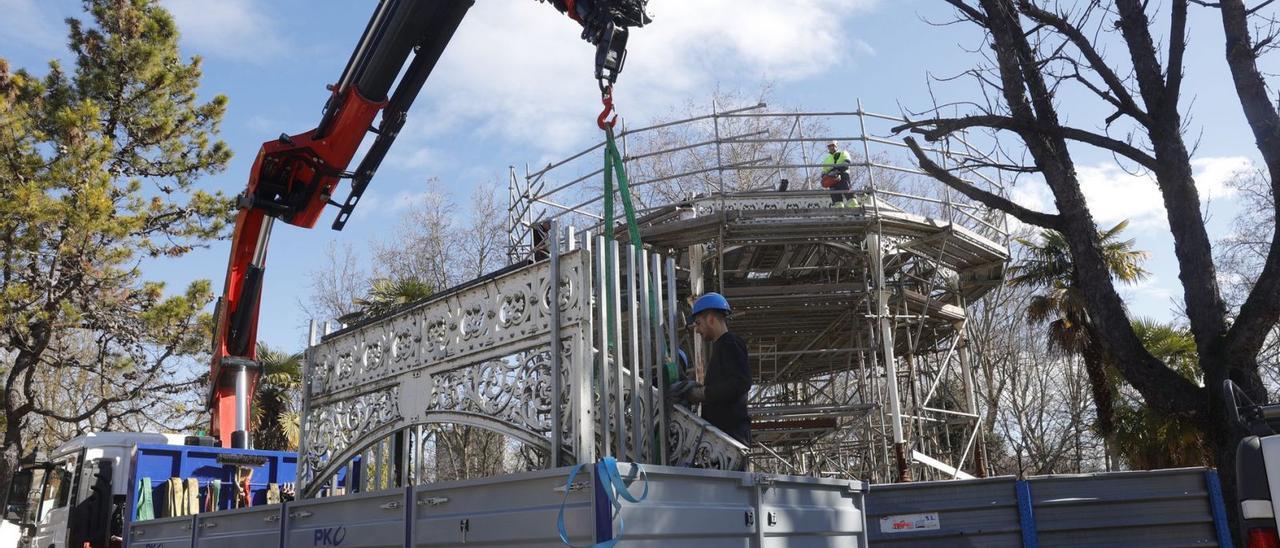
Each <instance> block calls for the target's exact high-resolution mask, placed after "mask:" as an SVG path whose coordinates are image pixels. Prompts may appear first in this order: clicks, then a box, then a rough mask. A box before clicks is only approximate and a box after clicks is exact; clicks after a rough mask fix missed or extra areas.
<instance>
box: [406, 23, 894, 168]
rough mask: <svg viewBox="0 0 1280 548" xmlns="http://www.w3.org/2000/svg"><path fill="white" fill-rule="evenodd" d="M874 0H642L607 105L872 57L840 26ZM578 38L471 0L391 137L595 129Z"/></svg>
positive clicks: (807, 72)
mask: <svg viewBox="0 0 1280 548" xmlns="http://www.w3.org/2000/svg"><path fill="white" fill-rule="evenodd" d="M876 2H877V0H771V1H770V2H767V3H765V2H760V3H752V6H751V9H743V8H742V6H741V4H740V3H739V2H737V1H735V0H698V1H664V2H654V3H652V4H651V5H650V10H651V12H652V14H653V17H654V22H653V24H652V25H650V26H648V27H645V28H641V29H635V30H634V31H633V33H632V35H631V39H630V43H629V50H630V51H629V53H628V58H627V65H626V67H625V68H624V71H623V74H622V75H621V78H620V79H619V84H618V89H617V93H616V96H617V101H618V108H619V111H620V113H621V114H623V115H624V116H627V117H629V118H630V119H633V120H634V119H648V118H651V117H653V116H654V115H656V114H660V113H664V112H666V110H667V109H668V108H670V105H672V104H677V103H681V102H682V100H684V99H688V98H690V97H694V98H697V99H700V100H701V99H706V98H709V97H710V96H711V93H712V90H713V89H714V88H715V86H716V84H717V83H718V82H719V81H720V80H721V79H724V80H730V79H732V80H738V79H743V80H748V81H756V80H758V79H760V78H763V77H768V78H773V79H778V80H784V81H785V80H792V79H797V78H803V77H807V76H814V75H816V74H819V73H820V72H822V71H825V70H838V69H840V68H842V67H841V62H842V61H846V60H848V59H849V58H850V56H851V55H852V56H856V55H871V54H872V53H871V52H872V51H873V50H871V48H870V45H869V44H865V43H864V42H861V41H860V40H858V39H857V38H856V37H854V36H851V35H850V34H849V33H850V31H849V27H848V25H847V24H848V19H849V17H850V16H852V15H855V14H857V13H858V12H859V11H860V10H865V9H869V8H870V7H872V6H873V5H874V4H875V3H876ZM836 14H838V15H836ZM579 33H580V30H579V28H578V26H577V23H574V22H573V21H571V20H569V19H568V18H566V17H563V16H561V15H559V14H557V13H555V12H554V10H551V9H548V7H547V6H546V5H544V4H540V3H536V2H510V1H505V2H495V1H489V2H477V3H476V5H475V7H473V8H472V9H471V13H470V14H469V15H468V17H467V19H466V20H465V21H464V23H463V25H462V27H461V28H460V29H459V30H458V32H457V34H456V35H455V36H454V40H453V42H452V43H451V44H450V45H449V48H448V50H447V51H446V52H445V54H444V57H443V58H442V59H441V62H440V64H439V66H437V68H436V70H435V73H434V74H433V76H432V79H431V81H430V82H429V83H428V84H427V86H426V88H425V90H424V92H423V98H422V99H420V103H421V106H428V105H429V111H428V112H424V113H422V114H418V115H415V116H413V117H412V118H411V122H410V127H409V128H406V131H405V132H404V134H402V136H404V137H409V138H410V139H415V140H417V141H422V140H424V139H427V138H430V137H437V138H439V137H440V136H442V135H446V134H450V133H456V132H458V131H465V132H478V134H479V135H481V136H485V137H489V136H492V137H497V138H503V139H508V140H511V141H514V142H519V143H521V144H527V145H531V146H532V147H533V148H534V149H535V151H537V150H541V151H543V152H546V151H557V152H563V151H564V149H565V147H566V146H567V145H569V144H576V143H580V142H581V141H583V140H584V139H585V138H587V137H588V136H590V135H592V134H593V133H594V132H595V131H596V129H595V124H594V123H593V122H592V120H593V119H594V118H595V115H596V114H597V113H599V111H600V108H601V106H600V100H599V91H598V90H597V89H596V83H595V82H594V81H593V79H592V76H593V72H594V55H595V52H594V48H593V47H592V46H590V45H589V44H587V43H585V42H583V41H582V40H580V39H579V38H578V35H579ZM498 37H500V38H498ZM423 110H424V111H427V110H428V109H423ZM405 144H407V143H405ZM405 148H413V147H405ZM396 154H403V153H401V152H398V151H395V150H393V151H392V155H393V156H395V155H396ZM401 161H404V162H410V160H403V159H402V160H401Z"/></svg>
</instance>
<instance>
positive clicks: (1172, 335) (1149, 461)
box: [1112, 319, 1213, 470]
mask: <svg viewBox="0 0 1280 548" xmlns="http://www.w3.org/2000/svg"><path fill="white" fill-rule="evenodd" d="M1132 325H1133V331H1134V333H1135V334H1137V335H1138V338H1139V339H1141V340H1142V345H1143V346H1144V347H1146V349H1147V351H1148V352H1151V355H1153V356H1155V357H1156V358H1157V359H1159V360H1160V361H1162V362H1164V363H1166V364H1168V365H1169V367H1171V368H1173V369H1174V370H1176V371H1177V372H1178V373H1180V374H1182V376H1184V377H1186V378H1187V379H1189V380H1191V381H1194V382H1197V383H1200V381H1201V379H1200V377H1199V368H1198V367H1197V364H1198V363H1199V360H1200V357H1199V355H1198V353H1197V352H1196V341H1195V337H1193V336H1192V335H1191V332H1190V331H1189V330H1187V329H1185V328H1182V327H1177V326H1174V325H1171V324H1164V323H1159V322H1156V321H1153V320H1149V319H1139V320H1135V321H1134V322H1133V324H1132ZM1122 394H1123V397H1121V398H1120V399H1119V401H1118V402H1117V403H1118V405H1116V408H1115V431H1114V433H1113V436H1112V438H1113V440H1114V447H1115V450H1116V452H1117V453H1118V454H1119V456H1120V457H1121V458H1123V459H1124V460H1125V462H1126V463H1128V465H1129V467H1130V468H1133V469H1135V470H1155V469H1159V468H1177V467H1182V466H1205V465H1207V464H1209V463H1212V462H1213V452H1212V450H1211V448H1210V447H1209V445H1208V443H1207V440H1206V439H1205V436H1204V434H1203V433H1202V432H1201V431H1200V429H1199V428H1196V427H1195V425H1194V423H1192V422H1191V421H1187V420H1182V419H1181V418H1179V417H1176V416H1171V415H1168V414H1165V413H1161V412H1160V411H1157V410H1156V409H1154V408H1152V407H1150V406H1147V405H1146V404H1145V403H1144V402H1143V401H1142V400H1141V398H1139V397H1138V396H1136V395H1133V394H1126V393H1124V392H1122Z"/></svg>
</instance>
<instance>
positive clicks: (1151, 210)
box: [1011, 156, 1253, 230]
mask: <svg viewBox="0 0 1280 548" xmlns="http://www.w3.org/2000/svg"><path fill="white" fill-rule="evenodd" d="M1191 168H1192V170H1193V174H1194V177H1195V180H1196V188H1197V190H1199V192H1200V200H1201V202H1208V201H1210V200H1219V199H1223V198H1230V197H1231V196H1233V195H1234V194H1235V189H1234V188H1232V187H1231V185H1230V184H1229V183H1230V181H1231V180H1232V179H1233V178H1235V177H1237V176H1239V175H1240V174H1241V173H1244V172H1247V171H1249V170H1251V169H1253V163H1252V162H1251V161H1250V160H1249V159H1248V158H1245V157H1242V156H1225V157H1208V158H1197V159H1195V160H1192V161H1191ZM1076 173H1077V174H1078V175H1079V178H1080V187H1081V189H1082V190H1083V191H1084V195H1085V199H1086V200H1087V202H1088V204H1089V210H1090V211H1092V212H1093V218H1094V220H1096V221H1097V222H1098V224H1099V225H1101V226H1103V227H1104V228H1105V227H1109V226H1111V225H1114V224H1116V223H1118V222H1120V221H1122V220H1125V219H1128V220H1129V224H1130V226H1131V227H1132V228H1134V229H1159V230H1167V227H1168V220H1167V217H1166V215H1165V210H1164V198H1163V197H1162V196H1161V194H1160V189H1159V188H1158V187H1157V186H1156V182H1155V178H1154V177H1153V176H1151V175H1150V174H1147V173H1139V174H1133V173H1129V172H1126V171H1125V170H1123V169H1121V168H1120V167H1119V166H1118V165H1116V164H1115V163H1111V162H1108V163H1103V164H1098V165H1092V166H1077V167H1076ZM1011 198H1012V199H1013V200H1014V201H1015V202H1017V203H1019V204H1022V205H1024V206H1027V207H1030V208H1033V209H1037V210H1040V211H1045V212H1048V213H1054V212H1056V210H1055V209H1054V207H1053V196H1052V195H1050V194H1049V190H1048V189H1047V188H1045V187H1044V185H1043V184H1042V183H1041V184H1037V185H1036V186H1028V185H1022V186H1019V187H1016V188H1014V189H1013V190H1012V192H1011Z"/></svg>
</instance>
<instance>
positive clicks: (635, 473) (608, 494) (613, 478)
mask: <svg viewBox="0 0 1280 548" xmlns="http://www.w3.org/2000/svg"><path fill="white" fill-rule="evenodd" d="M586 466H587V464H586V463H583V464H579V465H577V466H574V467H573V470H571V471H569V479H568V480H566V481H565V484H564V498H563V499H561V501H560V514H559V516H558V517H557V518H556V530H557V531H559V533H560V542H562V543H564V545H565V546H569V547H571V548H611V547H612V546H614V545H616V544H617V543H618V541H619V540H622V531H623V528H624V527H625V523H624V522H623V520H622V518H621V517H620V514H621V510H622V500H626V501H627V502H631V503H639V502H641V501H643V500H644V499H645V498H646V497H648V496H649V476H648V474H646V473H645V471H644V467H643V466H641V465H640V464H639V463H632V465H631V473H630V474H629V475H628V476H627V478H626V479H624V478H623V477H622V474H621V473H619V472H618V461H617V459H615V458H613V457H605V458H603V459H601V460H600V462H598V463H596V464H595V467H596V481H598V482H600V486H601V487H603V491H604V493H605V498H607V499H608V500H609V505H610V506H612V507H613V508H612V513H611V516H612V519H615V520H617V521H618V532H617V534H616V535H614V536H613V538H612V539H610V540H606V541H604V542H597V543H595V544H592V545H590V546H589V547H586V546H576V545H574V544H573V543H572V542H569V533H568V531H566V530H565V527H564V506H565V504H566V503H567V502H568V500H569V491H570V490H571V489H572V488H573V480H574V479H576V478H577V477H578V472H581V471H582V470H583V468H585V467H586ZM637 478H639V479H640V480H641V481H643V482H644V489H643V490H642V491H641V492H640V495H639V496H637V495H634V494H632V493H631V490H630V489H628V488H627V480H631V481H633V482H634V481H635V480H636V479H637ZM619 498H621V499H622V500H619Z"/></svg>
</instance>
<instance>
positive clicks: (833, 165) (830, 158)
mask: <svg viewBox="0 0 1280 548" xmlns="http://www.w3.org/2000/svg"><path fill="white" fill-rule="evenodd" d="M852 163H853V157H852V156H849V152H848V151H846V150H838V151H836V153H835V154H827V157H826V158H823V159H822V171H823V172H828V171H831V170H833V169H837V168H839V167H841V166H848V165H849V164H852ZM845 169H848V168H847V167H845Z"/></svg>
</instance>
